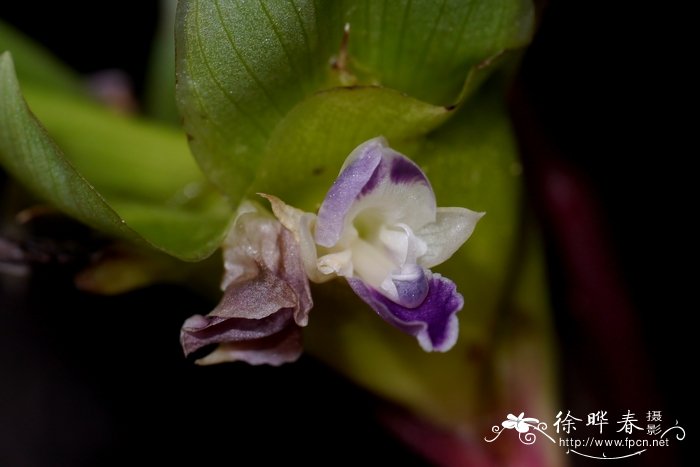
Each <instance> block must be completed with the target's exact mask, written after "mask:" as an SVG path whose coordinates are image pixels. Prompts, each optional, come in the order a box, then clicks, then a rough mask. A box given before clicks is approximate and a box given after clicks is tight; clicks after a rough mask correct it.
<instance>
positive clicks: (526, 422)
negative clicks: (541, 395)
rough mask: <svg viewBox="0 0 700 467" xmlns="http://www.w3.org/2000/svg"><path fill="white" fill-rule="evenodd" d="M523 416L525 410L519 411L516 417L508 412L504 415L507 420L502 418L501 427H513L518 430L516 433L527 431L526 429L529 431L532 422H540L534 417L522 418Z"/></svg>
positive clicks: (510, 428)
mask: <svg viewBox="0 0 700 467" xmlns="http://www.w3.org/2000/svg"><path fill="white" fill-rule="evenodd" d="M524 416H525V412H520V415H518V416H517V417H516V416H515V415H513V414H512V413H509V414H508V416H507V417H506V418H507V420H504V421H503V423H501V425H503V428H507V429H509V430H512V429H513V428H515V429H516V430H517V431H518V433H527V432H528V431H530V427H531V426H532V424H535V425H537V424H538V423H539V422H540V421H539V420H537V419H536V418H523V417H524ZM497 426H498V425H497Z"/></svg>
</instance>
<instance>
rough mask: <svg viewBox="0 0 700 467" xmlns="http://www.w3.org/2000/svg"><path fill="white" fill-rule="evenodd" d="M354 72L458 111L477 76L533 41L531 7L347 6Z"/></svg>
mask: <svg viewBox="0 0 700 467" xmlns="http://www.w3.org/2000/svg"><path fill="white" fill-rule="evenodd" d="M345 4H346V8H345V11H346V21H347V22H348V23H349V24H350V37H349V53H350V58H351V60H350V63H351V71H357V73H358V74H366V75H368V76H367V77H365V78H364V79H365V80H368V79H369V80H370V81H372V82H377V83H380V84H382V85H383V86H386V87H391V88H394V89H398V90H399V91H402V92H405V93H407V94H410V95H411V96H413V97H416V98H418V99H421V100H424V101H426V102H431V103H434V104H442V105H449V104H454V103H455V102H456V100H457V95H458V94H459V91H460V89H461V88H462V85H463V83H464V80H465V77H466V76H467V74H468V73H469V71H470V70H471V69H472V68H473V67H475V66H477V65H479V64H480V63H482V62H484V60H487V59H488V58H490V57H493V56H495V55H497V54H499V53H501V52H503V51H505V50H511V49H517V48H520V47H523V46H525V45H526V44H527V43H528V42H529V41H530V38H531V35H532V30H533V23H534V7H533V3H532V1H530V0H440V1H419V0H398V1H391V2H387V1H384V2H378V1H376V0H350V1H346V2H345Z"/></svg>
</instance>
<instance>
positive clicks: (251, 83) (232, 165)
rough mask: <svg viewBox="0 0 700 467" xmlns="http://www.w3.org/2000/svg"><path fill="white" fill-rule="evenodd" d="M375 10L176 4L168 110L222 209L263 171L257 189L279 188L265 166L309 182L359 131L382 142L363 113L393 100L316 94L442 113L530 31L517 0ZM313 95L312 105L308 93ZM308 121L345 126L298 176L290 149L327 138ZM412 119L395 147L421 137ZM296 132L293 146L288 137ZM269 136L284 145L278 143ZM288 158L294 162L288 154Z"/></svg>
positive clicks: (380, 127) (526, 9)
mask: <svg viewBox="0 0 700 467" xmlns="http://www.w3.org/2000/svg"><path fill="white" fill-rule="evenodd" d="M378 4H379V3H378V2H370V1H369V0H347V1H337V2H336V1H334V2H330V1H329V2H315V1H312V0H294V1H286V2H265V1H253V2H250V1H249V2H246V1H243V0H217V1H200V0H184V1H181V2H180V3H179V6H178V14H177V26H176V41H177V77H178V84H177V98H178V106H179V108H180V111H181V113H182V115H183V117H184V123H185V130H186V132H187V133H188V135H190V138H191V142H190V145H191V148H192V151H193V153H194V154H195V157H196V158H197V160H198V161H199V163H200V166H201V167H202V169H203V170H204V172H205V173H206V174H207V176H208V177H209V178H210V179H211V180H212V181H213V182H214V183H215V184H216V185H217V186H218V187H219V188H220V189H221V190H223V191H225V192H226V193H227V194H228V195H229V196H230V197H231V199H232V200H234V201H235V200H238V199H239V198H240V197H241V196H242V195H243V194H244V193H246V191H248V190H249V187H250V185H251V181H252V180H253V179H254V178H255V176H256V173H257V172H258V170H261V171H262V172H265V171H269V170H271V171H273V172H275V174H273V175H269V174H266V173H263V174H262V176H261V178H260V179H259V181H261V183H262V184H263V185H265V186H272V185H271V184H269V183H268V182H271V181H275V182H280V183H283V178H282V177H279V176H277V175H276V174H279V173H280V172H281V170H278V169H275V168H274V166H275V164H280V166H281V167H284V169H285V170H286V171H287V173H288V174H290V175H291V176H292V177H300V176H302V174H303V176H304V177H306V176H308V175H309V172H308V171H306V172H303V171H300V169H303V170H307V169H309V168H311V170H314V171H315V173H317V172H318V171H319V170H318V169H319V167H321V165H324V166H328V165H329V164H328V162H335V161H336V160H337V158H338V157H339V154H340V152H342V151H346V150H348V149H352V146H353V145H355V144H357V143H359V142H360V140H359V137H360V134H365V135H366V136H367V138H369V137H371V136H376V135H378V134H381V133H391V129H387V127H390V126H391V124H390V122H382V121H381V119H380V118H374V117H373V116H372V113H375V112H376V113H378V114H380V115H386V116H388V115H390V114H391V109H385V108H384V107H386V106H387V105H389V104H391V103H392V102H394V101H399V100H400V99H399V98H398V93H397V94H396V97H394V96H392V97H386V96H390V94H389V93H390V92H391V91H388V90H385V91H381V92H375V93H374V94H372V96H374V97H373V98H375V99H376V101H375V102H370V101H369V100H363V101H362V102H361V104H358V106H357V107H358V108H359V107H361V108H362V109H363V110H365V111H367V112H357V111H354V110H353V108H354V107H355V106H354V105H352V103H351V102H350V101H349V100H347V99H346V100H345V102H343V103H340V101H342V100H343V98H338V99H331V98H330V97H328V96H327V95H326V94H325V93H326V92H329V93H331V94H332V91H330V88H333V87H335V86H337V85H338V84H341V83H346V82H347V81H348V79H350V80H352V79H353V76H352V74H353V73H354V74H356V76H355V77H354V78H355V79H357V80H359V81H358V83H363V84H367V85H376V84H381V85H382V86H384V87H385V88H396V89H397V90H398V91H401V92H405V93H408V94H410V95H411V96H413V97H416V96H418V97H420V98H423V99H427V100H428V101H429V102H442V103H450V104H453V103H455V102H457V100H458V98H459V96H461V95H463V96H467V95H468V94H469V92H470V91H471V90H473V88H474V87H475V86H476V85H477V84H478V83H479V82H480V81H481V79H483V77H484V76H486V75H487V74H488V73H487V72H488V71H490V69H491V68H492V67H491V66H489V65H490V64H491V62H490V61H489V59H491V58H493V57H494V56H497V55H498V54H500V53H501V52H503V51H504V50H506V49H510V48H517V47H520V46H522V45H523V44H524V43H525V42H526V41H527V40H528V39H529V35H530V31H531V26H532V5H531V2H530V1H527V0H492V1H486V0H469V1H456V0H455V1H452V0H449V1H448V0H445V1H444V2H427V1H424V2H420V1H413V2H412V1H397V2H383V4H381V6H380V7H379V8H380V9H377V8H378V7H377V5H378ZM346 21H347V22H349V23H350V32H349V36H348V38H349V52H350V57H349V64H348V63H345V62H347V60H344V59H343V54H344V53H346V52H348V50H344V49H341V42H342V40H341V39H342V37H343V25H344V24H345V22H346ZM333 64H335V65H333ZM346 66H349V69H345V68H343V67H346ZM470 71H477V72H478V73H470ZM468 75H469V76H471V78H470V80H469V86H465V80H466V79H467V76H468ZM477 78H478V79H477ZM463 88H464V89H465V90H464V91H463V92H462V93H461V94H460V90H462V89H463ZM322 90H325V91H324V92H322V94H323V97H317V96H315V95H314V94H315V93H317V92H319V91H322ZM363 92H364V91H359V92H358V93H357V95H358V96H360V95H362V93H363ZM368 95H369V93H368ZM324 99H327V100H329V101H333V105H334V108H335V109H337V111H336V112H330V111H325V110H324V108H323V107H322V106H321V105H319V104H318V103H320V102H323V100H324ZM406 99H408V98H406ZM459 100H460V102H461V100H462V99H461V98H459ZM405 102H406V103H405V104H401V106H402V108H404V109H405V108H407V107H411V106H414V107H416V108H417V107H421V106H422V107H423V108H428V105H427V104H421V103H418V102H417V101H411V102H412V103H410V104H409V103H408V102H409V101H408V100H406V101H405ZM435 108H439V107H435ZM443 111H444V109H443ZM347 112H351V114H352V115H345V114H346V113H347ZM314 113H323V115H324V116H325V117H326V118H328V119H333V120H337V121H338V122H339V124H342V125H346V124H347V125H350V128H349V129H348V131H347V132H346V133H345V134H344V135H343V137H342V138H341V139H338V140H327V141H325V142H323V141H322V142H320V143H317V144H316V146H319V145H325V148H326V154H328V156H327V157H328V160H326V161H324V162H326V163H325V164H320V162H321V158H322V157H321V155H320V154H319V153H317V154H316V155H313V156H309V157H315V158H316V159H315V160H314V163H318V164H317V166H315V167H309V164H308V163H306V162H305V161H304V159H303V158H300V157H298V155H299V154H301V153H302V152H303V151H304V150H305V148H302V147H298V144H301V143H304V144H305V143H307V142H309V140H310V138H315V139H319V140H323V139H327V135H325V134H324V133H322V132H318V131H317V132H316V134H313V132H311V131H309V130H307V129H306V126H307V125H306V123H305V120H304V119H301V118H299V116H300V115H312V114H314ZM415 113H416V112H413V111H412V112H409V115H406V116H401V118H400V120H401V121H402V123H400V124H399V126H401V125H403V127H404V128H403V129H402V130H400V131H397V136H396V138H395V139H396V140H409V139H410V138H414V139H415V138H417V137H418V136H420V134H421V131H424V128H423V127H424V126H425V125H424V124H423V123H422V119H423V117H422V116H419V117H418V120H417V122H415V123H411V122H410V119H411V118H412V115H413V114H415ZM418 113H420V112H418ZM395 114H398V112H395ZM353 119H355V120H357V122H354V121H351V120H353ZM364 120H368V121H367V122H365V121H364ZM291 122H295V123H291ZM294 125H297V126H298V128H294ZM411 125H413V127H415V131H414V132H413V133H411V131H410V127H411ZM360 128H363V130H362V131H360ZM297 131H298V132H302V133H303V134H304V137H303V138H301V137H296V138H294V135H295V132H297ZM352 132H355V133H356V134H355V135H352V134H351V133H352ZM280 135H285V136H286V137H291V138H293V140H294V143H293V144H291V143H285V142H283V141H282V140H281V137H280ZM387 136H389V137H391V136H392V135H391V134H387ZM288 152H292V153H294V154H296V155H295V156H293V157H288V156H287V153H288ZM299 163H301V166H300V167H299V166H297V164H299ZM261 164H262V166H261ZM295 172H296V173H295ZM312 180H313V181H314V182H316V181H327V178H324V177H315V178H313V179H312ZM294 183H296V180H294ZM256 186H260V183H257V184H256ZM272 188H274V189H275V190H271V191H273V192H274V191H277V188H281V189H283V190H284V189H285V188H284V187H277V186H272Z"/></svg>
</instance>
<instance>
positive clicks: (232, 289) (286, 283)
mask: <svg viewBox="0 0 700 467" xmlns="http://www.w3.org/2000/svg"><path fill="white" fill-rule="evenodd" d="M222 248H223V253H224V269H225V274H224V278H223V281H222V284H221V288H222V290H224V295H223V297H222V299H221V301H220V302H219V304H218V305H217V306H216V308H215V309H214V310H213V311H212V312H211V313H209V314H208V315H207V316H201V315H194V316H192V317H190V318H188V319H187V320H186V321H185V323H184V324H183V325H182V330H181V332H180V343H181V344H182V348H183V350H184V351H185V354H186V355H189V354H190V353H192V352H194V351H196V350H198V349H200V348H202V347H204V346H207V345H210V344H219V345H218V347H217V348H216V349H215V350H214V351H213V352H212V353H210V354H209V355H207V356H206V357H204V358H202V359H200V360H198V361H197V363H199V364H202V365H209V364H214V363H221V362H227V361H235V360H243V361H246V362H248V363H251V364H254V365H258V364H270V365H280V364H282V363H287V362H292V361H295V360H296V359H297V358H299V356H300V355H301V351H302V348H301V327H303V326H306V324H307V323H308V314H309V310H310V309H311V307H312V306H313V302H312V300H311V293H310V291H309V283H308V279H307V278H306V274H305V273H304V268H303V266H302V263H301V257H300V253H299V244H298V243H297V242H296V241H295V240H294V237H293V235H292V233H291V232H290V231H289V230H287V229H285V228H284V227H283V226H282V225H281V224H280V223H279V222H278V221H277V220H276V219H275V218H274V217H272V216H271V215H270V214H268V213H266V211H264V210H262V209H260V208H259V207H258V206H256V205H254V204H253V203H250V202H244V203H243V204H242V205H241V207H240V208H239V210H238V213H237V216H236V220H235V221H234V224H233V228H232V229H231V231H230V233H229V234H228V236H227V238H226V240H225V241H224V244H223V247H222Z"/></svg>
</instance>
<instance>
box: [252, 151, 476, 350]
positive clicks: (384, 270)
mask: <svg viewBox="0 0 700 467" xmlns="http://www.w3.org/2000/svg"><path fill="white" fill-rule="evenodd" d="M263 196H265V197H266V198H267V199H269V200H270V202H271V204H272V209H273V212H274V213H275V215H276V216H277V218H278V219H279V220H280V222H282V224H284V226H285V227H287V228H288V229H289V230H290V231H292V232H294V234H295V237H296V239H297V241H298V242H299V246H300V251H301V256H302V260H303V264H304V267H305V270H306V274H307V275H308V277H309V278H310V279H311V280H312V281H314V282H324V281H326V280H329V279H332V278H334V277H345V278H346V279H347V281H348V283H349V284H350V287H352V289H353V290H354V291H355V293H356V294H357V295H358V296H359V297H360V298H361V299H362V300H364V301H365V302H366V303H367V304H369V305H370V306H371V307H372V308H373V309H374V310H375V311H376V312H377V313H378V314H379V315H380V316H381V317H382V318H383V319H384V320H386V321H387V322H389V323H390V324H392V325H394V326H395V327H397V328H399V329H401V330H402V331H404V332H406V333H408V334H411V335H413V336H415V337H416V338H417V339H418V342H419V343H420V345H421V347H423V349H425V350H426V351H443V352H444V351H447V350H449V349H450V348H451V347H452V346H453V345H454V344H455V342H456V340H457V334H458V321H457V317H456V315H455V314H456V313H457V312H458V311H459V310H460V309H461V308H462V306H463V299H462V296H461V295H460V294H459V293H458V292H457V290H456V286H455V284H454V283H453V282H452V281H450V280H449V279H447V278H445V277H442V276H441V275H439V274H435V273H432V272H431V271H430V268H432V267H433V266H436V265H438V264H440V263H442V262H444V261H445V260H447V259H448V258H449V257H450V256H452V254H453V253H454V252H455V251H457V249H458V248H459V247H460V246H461V245H462V244H463V243H464V242H465V241H466V240H467V239H468V238H469V236H470V235H471V234H472V232H473V231H474V227H475V226H476V223H477V222H478V220H479V219H480V218H481V217H482V216H483V213H478V212H474V211H470V210H469V209H465V208H459V207H450V208H438V207H437V204H436V201H435V194H434V192H433V189H432V187H431V185H430V182H429V181H428V179H427V177H426V176H425V174H424V173H423V171H421V169H420V168H419V167H418V165H416V164H415V163H414V162H413V161H411V160H410V159H409V158H407V157H406V156H404V155H402V154H400V153H398V152H396V151H394V150H393V149H391V148H390V147H389V146H388V144H387V142H386V140H385V139H384V138H382V137H379V138H374V139H371V140H369V141H367V142H365V143H363V144H361V145H360V146H358V147H357V148H356V149H355V150H354V151H353V152H352V153H351V154H350V155H349V156H348V158H347V159H346V161H345V163H344V165H343V167H342V168H341V170H340V174H339V175H338V178H337V179H336V180H335V182H334V183H333V185H332V186H331V188H330V190H329V191H328V193H327V194H326V197H325V199H324V200H323V203H322V204H321V207H320V209H319V211H318V214H317V215H314V214H312V213H307V212H303V211H300V210H298V209H296V208H293V207H291V206H288V205H286V204H285V203H284V202H282V201H281V200H279V199H278V198H275V197H274V196H270V195H263Z"/></svg>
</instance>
